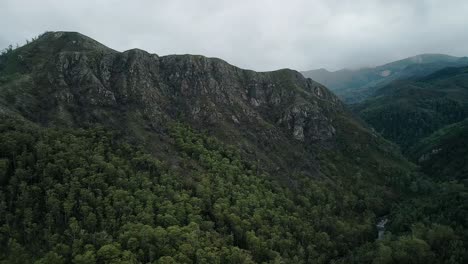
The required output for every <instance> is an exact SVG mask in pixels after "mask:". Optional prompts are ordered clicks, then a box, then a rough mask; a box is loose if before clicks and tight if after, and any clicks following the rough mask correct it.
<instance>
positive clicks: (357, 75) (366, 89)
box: [302, 54, 468, 103]
mask: <svg viewBox="0 0 468 264" xmlns="http://www.w3.org/2000/svg"><path fill="white" fill-rule="evenodd" d="M466 65H468V58H467V57H462V58H459V57H453V56H448V55H444V54H421V55H417V56H414V57H410V58H406V59H403V60H399V61H395V62H391V63H388V64H385V65H381V66H377V67H373V68H363V69H359V70H348V69H343V70H339V71H335V72H329V71H327V70H324V69H319V70H312V71H305V72H302V74H303V75H304V76H306V77H308V78H312V79H313V80H316V81H317V82H319V83H322V84H323V85H325V86H327V87H329V88H330V89H331V90H332V91H333V92H335V93H336V94H337V95H338V96H339V97H340V98H341V99H343V100H344V101H345V102H347V103H357V102H360V101H362V100H364V99H366V98H367V97H369V96H372V95H373V93H374V92H375V91H376V90H377V89H379V88H380V87H382V86H384V85H386V84H388V83H390V82H392V81H394V80H401V79H408V78H418V77H422V76H426V75H428V74H431V73H433V72H435V71H438V70H441V69H443V68H446V67H459V66H466Z"/></svg>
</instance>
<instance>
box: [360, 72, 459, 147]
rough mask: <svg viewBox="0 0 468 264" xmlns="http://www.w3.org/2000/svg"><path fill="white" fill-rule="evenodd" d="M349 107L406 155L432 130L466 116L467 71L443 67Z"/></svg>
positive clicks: (397, 82)
mask: <svg viewBox="0 0 468 264" xmlns="http://www.w3.org/2000/svg"><path fill="white" fill-rule="evenodd" d="M351 107H352V109H353V110H354V111H355V112H356V113H357V114H358V115H359V116H360V117H361V118H362V119H364V120H365V121H366V122H367V123H368V124H370V125H371V126H372V127H373V128H374V129H375V130H376V131H377V132H379V133H381V134H382V135H383V136H384V137H385V138H387V139H389V140H391V141H393V142H395V143H397V144H399V145H400V146H401V148H402V149H403V151H405V152H406V151H408V150H409V149H410V148H411V147H412V146H415V145H416V144H417V143H418V142H419V141H420V140H421V139H423V138H425V137H428V136H430V135H431V134H432V133H433V132H435V131H436V130H438V129H441V128H443V127H444V126H447V125H450V124H453V123H456V122H460V121H462V120H464V119H465V118H467V117H468V68H467V67H460V68H446V69H443V70H440V71H438V72H435V73H433V74H431V75H429V76H426V77H422V78H418V79H416V80H404V81H395V82H393V83H391V84H389V85H387V86H385V87H383V88H381V89H379V90H377V91H376V93H375V95H374V96H373V97H371V98H369V99H368V100H366V101H364V102H361V103H359V104H355V105H352V106H351Z"/></svg>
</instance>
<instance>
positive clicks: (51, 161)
mask: <svg viewBox="0 0 468 264" xmlns="http://www.w3.org/2000/svg"><path fill="white" fill-rule="evenodd" d="M1 120H2V122H1V125H0V137H1V140H0V144H1V145H0V150H1V153H0V158H1V176H2V178H1V183H2V185H1V189H0V190H1V191H0V198H1V203H0V225H1V227H0V242H1V247H2V248H3V249H4V250H2V251H1V255H0V259H3V261H2V263H32V262H35V263H68V262H73V263H263V262H265V263H311V262H313V263H327V262H343V263H349V262H356V263H463V262H464V261H466V259H467V256H466V252H465V251H464V249H465V245H466V243H467V238H468V237H467V234H468V233H467V231H466V227H467V223H466V220H467V219H466V217H465V216H466V215H467V213H468V212H467V210H468V208H467V205H468V203H467V202H468V201H467V198H468V193H467V191H466V187H465V186H464V185H463V184H456V183H446V184H443V185H439V184H436V183H433V182H432V181H430V180H428V179H425V178H421V179H420V180H419V181H417V182H413V184H412V185H411V186H410V189H409V190H405V192H407V193H408V199H409V200H408V201H407V202H405V203H402V204H395V205H394V206H396V210H394V211H392V213H391V214H392V216H391V219H392V227H391V230H392V232H394V234H390V233H388V234H386V235H385V239H383V240H380V241H376V242H369V241H373V240H374V239H375V238H376V230H375V227H374V224H375V222H374V221H375V215H374V214H373V212H372V209H373V207H378V206H381V204H382V203H385V202H386V201H385V200H379V198H378V197H379V195H377V194H376V193H375V192H378V191H380V190H379V188H378V187H375V188H372V187H371V186H369V185H366V184H365V182H359V178H358V177H357V178H353V179H352V180H353V181H357V183H356V184H354V185H352V186H350V185H347V184H345V182H339V181H338V182H328V181H317V180H311V179H307V178H304V179H303V182H302V183H301V184H300V185H299V187H298V188H301V189H302V191H297V190H296V191H295V192H293V191H291V190H290V189H289V188H286V187H282V186H281V185H280V184H278V183H277V182H275V181H272V180H271V178H269V177H267V175H265V174H258V171H257V169H256V167H255V163H252V162H249V161H246V160H244V159H242V157H241V156H240V155H239V153H238V152H237V151H236V149H235V148H232V147H229V146H226V145H223V144H222V143H220V142H219V141H217V140H215V139H214V138H212V137H207V136H204V135H203V133H197V132H195V131H193V130H191V129H190V128H188V127H187V126H184V125H180V124H174V125H173V126H171V132H170V134H171V137H172V140H173V144H174V145H175V146H176V147H177V149H178V151H179V153H180V157H181V158H180V160H178V161H177V162H178V165H179V167H178V168H174V167H173V166H169V165H168V164H164V163H162V162H160V161H158V160H156V159H155V158H153V157H152V155H149V154H148V153H147V152H145V151H144V150H143V149H142V148H138V147H137V146H132V145H130V144H127V143H125V142H124V141H122V136H121V135H119V134H118V133H116V132H112V131H108V130H106V129H104V128H102V127H101V128H99V127H97V128H92V129H79V130H75V131H74V130H70V129H54V128H47V129H46V128H40V127H38V126H36V125H33V124H31V123H29V122H27V121H24V120H21V119H17V118H9V117H6V116H2V119H1ZM439 188H441V189H439ZM436 189H439V191H438V192H437V193H438V194H437V198H438V199H434V197H433V194H432V193H433V192H434V191H435V190H436ZM330 190H333V191H330ZM402 190H403V189H402ZM425 195H428V196H425ZM429 195H430V196H429ZM455 202H456V204H457V206H454V203H455ZM460 206H461V207H460ZM359 245H361V246H360V247H358V248H356V246H359Z"/></svg>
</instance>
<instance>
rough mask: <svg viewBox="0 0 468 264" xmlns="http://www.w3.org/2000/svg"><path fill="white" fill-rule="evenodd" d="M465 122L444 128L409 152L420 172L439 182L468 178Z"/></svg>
mask: <svg viewBox="0 0 468 264" xmlns="http://www.w3.org/2000/svg"><path fill="white" fill-rule="evenodd" d="M467 136H468V120H464V121H462V122H458V123H455V124H451V125H448V126H445V127H443V128H441V129H439V130H437V131H435V132H434V133H432V134H431V135H430V136H428V137H426V138H424V139H422V140H420V141H419V142H418V144H416V145H415V146H414V147H412V148H411V149H410V150H409V155H410V156H411V157H412V158H413V159H414V160H415V161H417V162H418V163H419V164H420V165H421V167H422V168H423V171H424V172H425V173H426V174H428V175H431V176H432V177H434V178H439V179H441V180H454V179H457V180H466V179H467V178H468V162H467V160H468V137H467Z"/></svg>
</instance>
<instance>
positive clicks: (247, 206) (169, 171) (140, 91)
mask: <svg viewBox="0 0 468 264" xmlns="http://www.w3.org/2000/svg"><path fill="white" fill-rule="evenodd" d="M0 112H1V113H0V114H1V115H2V118H1V126H0V132H1V133H0V135H1V138H2V140H1V141H0V142H1V144H2V145H1V148H0V161H1V162H0V168H1V171H0V176H1V181H0V184H1V189H0V197H1V204H0V210H1V211H0V228H1V229H0V235H1V236H0V243H1V248H2V249H4V250H2V251H1V252H0V260H2V261H3V262H4V263H11V262H13V261H16V260H20V262H21V260H22V261H23V262H25V263H28V262H32V261H33V260H38V261H39V262H38V263H53V262H57V263H61V262H71V261H74V262H76V263H87V262H88V263H89V262H91V263H93V262H96V261H97V262H98V263H111V262H112V261H114V262H118V261H122V262H124V261H126V262H127V263H128V262H130V263H148V262H154V263H174V262H176V263H252V262H254V263H264V262H266V263H282V262H283V263H310V262H317V263H327V262H331V261H344V260H345V259H346V257H347V256H349V254H350V252H352V251H353V250H354V249H356V248H357V247H359V246H360V245H363V244H365V243H367V242H370V241H373V240H374V239H375V236H376V230H375V221H376V218H377V216H381V215H385V214H388V213H389V210H390V208H391V207H392V206H393V205H394V203H395V202H396V201H398V199H399V198H400V195H401V194H402V193H404V192H405V191H406V190H407V189H408V187H409V186H411V185H412V184H413V183H414V182H418V181H419V180H420V179H419V178H418V176H417V175H416V174H415V173H414V166H413V165H412V164H411V163H409V162H408V161H406V160H405V159H404V158H403V157H402V156H401V155H400V154H399V153H398V152H397V151H396V147H395V146H394V145H393V144H391V143H389V142H388V141H386V140H384V139H383V138H381V137H380V136H378V135H376V134H374V133H372V132H371V131H369V130H368V129H367V128H366V126H364V125H363V124H362V123H361V122H360V121H358V120H356V119H355V118H354V117H353V115H352V114H351V113H350V112H349V111H348V110H347V109H346V107H344V106H343V105H342V103H341V102H340V101H339V100H338V99H337V98H336V97H335V96H334V95H333V94H332V93H331V92H329V91H328V90H327V89H326V88H325V87H324V86H322V85H320V84H318V83H316V82H314V81H312V80H310V79H306V78H304V77H303V76H302V75H301V74H300V73H298V72H296V71H292V70H288V69H284V70H279V71H274V72H265V73H257V72H253V71H248V70H243V69H239V68H237V67H235V66H232V65H230V64H228V63H226V62H224V61H222V60H220V59H215V58H206V57H203V56H194V55H177V56H176V55H173V56H164V57H160V56H157V55H155V54H149V53H147V52H145V51H142V50H130V51H125V52H117V51H114V50H112V49H109V48H107V47H105V46H103V45H102V44H100V43H98V42H96V41H94V40H91V39H89V38H87V37H85V36H83V35H81V34H79V33H73V32H49V33H46V34H44V35H42V36H41V37H40V38H38V39H37V40H36V41H34V42H32V43H29V44H28V45H25V46H23V47H21V48H18V49H16V50H13V51H10V52H8V53H6V54H4V55H2V56H1V57H0ZM75 130H76V131H75ZM462 246H463V244H462ZM425 257H427V256H425Z"/></svg>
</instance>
